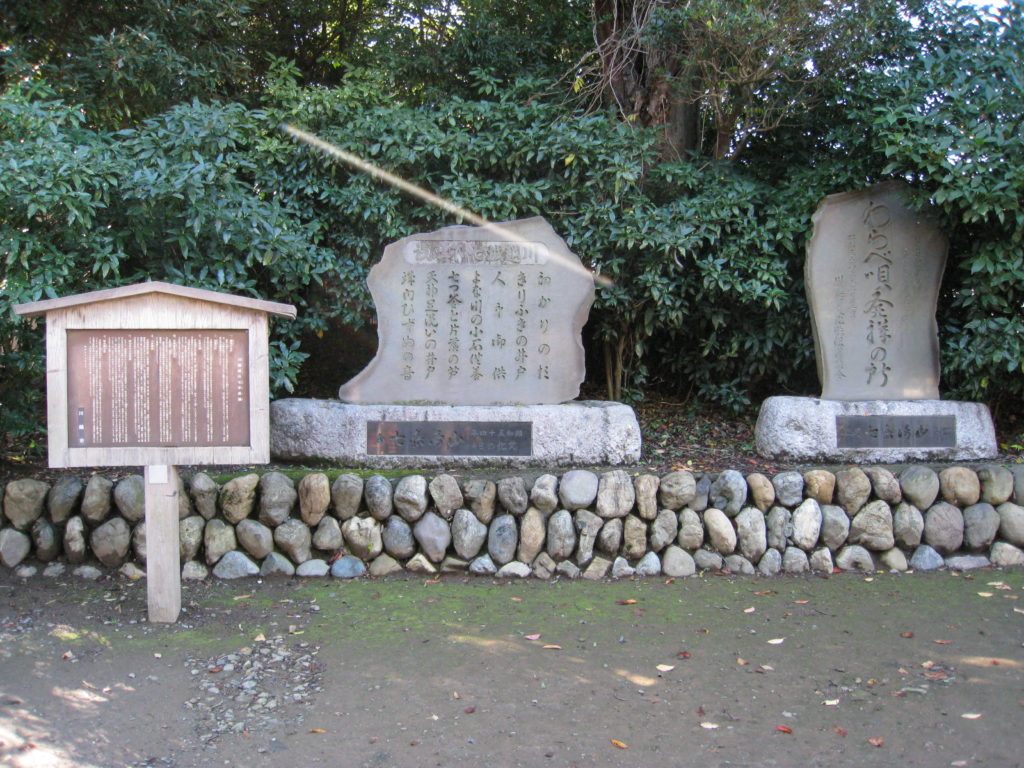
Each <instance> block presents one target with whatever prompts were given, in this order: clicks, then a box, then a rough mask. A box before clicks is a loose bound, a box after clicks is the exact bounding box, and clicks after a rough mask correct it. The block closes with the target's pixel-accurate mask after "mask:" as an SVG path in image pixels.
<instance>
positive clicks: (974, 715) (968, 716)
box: [960, 712, 981, 720]
mask: <svg viewBox="0 0 1024 768" xmlns="http://www.w3.org/2000/svg"><path fill="white" fill-rule="evenodd" d="M960 717H962V718H963V719H964V720H977V719H979V718H980V717H981V713H980V712H964V713H963V714H962V715H960Z"/></svg>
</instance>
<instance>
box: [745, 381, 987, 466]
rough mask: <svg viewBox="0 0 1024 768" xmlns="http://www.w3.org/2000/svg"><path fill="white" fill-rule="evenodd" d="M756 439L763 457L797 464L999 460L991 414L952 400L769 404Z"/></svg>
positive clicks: (788, 400)
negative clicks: (805, 462)
mask: <svg viewBox="0 0 1024 768" xmlns="http://www.w3.org/2000/svg"><path fill="white" fill-rule="evenodd" d="M754 434H755V439H756V446H757V452H758V453H759V454H761V455H762V456H766V457H768V458H773V459H790V460H797V461H843V462H853V463H859V464H870V463H899V462H903V461H917V460H926V461H965V460H972V459H989V458H993V457H994V456H996V455H997V454H998V447H997V445H996V435H995V427H994V426H993V424H992V416H991V414H990V413H989V411H988V407H987V406H985V405H982V404H981V403H961V402H955V401H951V400H856V401H842V400H820V399H817V398H811V397H769V398H768V399H767V400H765V401H764V404H763V405H762V406H761V413H760V415H759V416H758V419H757V427H756V429H755V432H754Z"/></svg>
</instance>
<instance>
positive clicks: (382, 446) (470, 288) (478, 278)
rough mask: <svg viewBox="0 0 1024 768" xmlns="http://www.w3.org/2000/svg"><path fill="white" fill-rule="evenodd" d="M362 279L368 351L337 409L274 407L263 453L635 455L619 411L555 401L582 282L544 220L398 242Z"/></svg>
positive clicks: (548, 459)
mask: <svg viewBox="0 0 1024 768" xmlns="http://www.w3.org/2000/svg"><path fill="white" fill-rule="evenodd" d="M368 284H369V287H370V293H371V295H372V296H373V300H374V304H375V305H376V307H377V329H378V342H379V344H378V349H377V354H376V356H375V357H374V358H373V360H372V361H371V362H370V364H369V365H368V366H367V367H366V369H365V370H363V371H362V372H361V373H360V374H359V375H358V376H356V377H355V378H354V379H352V380H351V381H349V382H347V383H346V384H345V385H344V386H342V387H341V390H340V392H339V396H340V399H341V400H342V401H344V402H335V401H322V400H320V401H316V400H302V399H288V400H281V401H277V402H275V403H274V404H273V406H272V409H271V419H272V424H273V428H272V436H271V449H272V451H273V453H274V455H275V456H277V457H279V458H284V459H290V460H294V459H305V458H314V457H315V458H326V459H330V460H333V461H339V462H344V463H348V464H356V465H363V466H374V467H388V466H406V465H415V466H453V465H455V466H473V465H481V464H492V465H493V464H503V465H509V466H525V465H529V464H559V463H563V464H564V463H572V462H586V463H598V464H606V463H623V462H625V461H631V460H635V459H637V458H639V454H640V437H639V426H638V425H637V422H636V416H635V414H634V413H633V410H632V409H631V408H629V407H627V406H625V405H621V404H619V403H606V402H573V403H569V402H568V401H571V400H573V398H575V397H576V396H577V395H578V394H579V389H580V384H581V383H582V381H583V377H584V354H583V344H582V340H581V332H582V329H583V325H584V324H585V323H586V320H587V314H588V312H589V310H590V305H591V304H592V303H593V300H594V280H593V276H592V275H591V274H590V272H589V271H588V270H587V269H586V268H585V267H584V266H583V264H582V263H581V262H580V260H579V258H578V257H577V256H576V255H575V254H574V253H572V252H571V251H570V250H569V248H568V246H567V245H566V243H565V241H564V240H562V238H560V237H559V236H558V235H557V234H556V233H555V231H554V229H553V228H552V227H551V225H550V224H548V223H547V221H545V220H544V219H543V218H540V217H536V218H532V219H524V220H521V221H513V222H505V223H501V224H491V225H488V226H483V227H468V226H454V227H446V228H444V229H441V230H438V231H436V232H429V233H422V234H417V235H412V236H410V237H407V238H404V239H402V240H399V241H398V242H395V243H391V244H390V245H388V246H387V247H386V248H385V250H384V254H383V256H382V258H381V260H380V262H379V263H378V264H377V265H375V266H374V267H373V269H371V270H370V275H369V278H368Z"/></svg>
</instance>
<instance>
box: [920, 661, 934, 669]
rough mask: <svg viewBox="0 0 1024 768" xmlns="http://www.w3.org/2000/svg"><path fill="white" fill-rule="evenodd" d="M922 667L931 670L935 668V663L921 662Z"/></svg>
mask: <svg viewBox="0 0 1024 768" xmlns="http://www.w3.org/2000/svg"><path fill="white" fill-rule="evenodd" d="M921 666H922V667H924V668H925V669H931V668H932V667H934V666H935V662H934V661H931V660H930V659H929V660H928V661H922V662H921Z"/></svg>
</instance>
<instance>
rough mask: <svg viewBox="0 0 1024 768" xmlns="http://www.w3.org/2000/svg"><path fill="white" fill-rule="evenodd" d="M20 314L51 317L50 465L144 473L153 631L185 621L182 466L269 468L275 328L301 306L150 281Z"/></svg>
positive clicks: (40, 304)
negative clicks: (158, 624)
mask: <svg viewBox="0 0 1024 768" xmlns="http://www.w3.org/2000/svg"><path fill="white" fill-rule="evenodd" d="M14 311H15V312H17V313H18V314H19V315H24V316H26V317H35V316H39V315H43V316H45V318H46V395H47V426H48V430H49V463H50V466H51V467H99V466H140V465H142V466H145V468H146V469H145V477H146V492H145V496H146V534H147V540H148V542H149V545H148V547H147V558H146V572H147V585H148V586H147V588H148V594H149V615H150V621H170V622H173V621H176V620H177V617H178V612H179V610H180V608H181V574H180V571H179V566H178V511H177V510H178V501H177V495H178V493H179V491H178V487H179V486H178V478H177V470H176V466H177V465H180V464H189V465H195V464H266V463H267V462H268V461H270V415H269V414H270V391H269V373H270V372H269V364H268V359H267V344H268V342H267V317H268V316H269V315H277V316H280V317H288V318H294V317H295V307H293V306H291V305H290V304H277V303H274V302H269V301H260V300H258V299H250V298H246V297H241V296H234V295H231V294H225V293H219V292H217V291H208V290H204V289H200V288H188V287H185V286H180V285H172V284H169V283H161V282H150V283H138V284H136V285H128V286H123V287H121V288H111V289H109V290H102V291H93V292H90V293H82V294H77V295H74V296H66V297H64V298H59V299H49V300H46V301H37V302H32V303H29V304H20V305H18V306H16V307H15V308H14Z"/></svg>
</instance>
